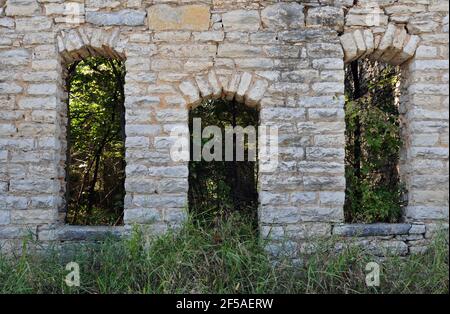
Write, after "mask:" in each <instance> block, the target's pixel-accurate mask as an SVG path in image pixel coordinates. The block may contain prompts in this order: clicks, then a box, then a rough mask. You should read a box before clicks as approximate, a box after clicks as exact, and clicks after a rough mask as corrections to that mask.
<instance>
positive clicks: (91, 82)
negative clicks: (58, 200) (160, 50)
mask: <svg viewBox="0 0 450 314" xmlns="http://www.w3.org/2000/svg"><path fill="white" fill-rule="evenodd" d="M68 72H69V74H68V79H67V85H68V90H69V106H68V107H69V129H68V134H69V162H68V213H67V221H68V222H69V223H71V224H88V225H89V224H111V225H114V224H117V223H119V222H120V220H121V214H122V211H123V197H124V194H125V191H124V178H125V172H124V170H125V159H124V156H125V147H124V139H125V133H124V132H125V131H124V114H125V109H124V92H123V84H124V77H125V68H124V65H123V63H122V62H120V61H117V60H110V59H105V58H100V57H99V58H87V59H84V60H83V61H81V62H76V63H74V64H72V65H70V66H69V71H68Z"/></svg>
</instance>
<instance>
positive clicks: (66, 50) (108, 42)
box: [56, 27, 126, 64]
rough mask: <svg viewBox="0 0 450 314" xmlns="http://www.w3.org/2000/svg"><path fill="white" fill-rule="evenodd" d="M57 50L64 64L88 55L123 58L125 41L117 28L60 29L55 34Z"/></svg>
mask: <svg viewBox="0 0 450 314" xmlns="http://www.w3.org/2000/svg"><path fill="white" fill-rule="evenodd" d="M56 39H57V45H58V52H59V54H60V56H61V58H62V61H63V62H64V63H65V64H69V63H71V62H73V61H75V60H80V59H83V58H86V57H89V56H103V57H106V58H113V59H119V60H124V59H125V54H126V53H125V47H126V42H124V41H121V40H120V30H119V29H110V30H105V29H99V28H89V27H85V28H78V29H71V30H67V31H64V30H63V31H61V32H60V34H58V36H57V38H56Z"/></svg>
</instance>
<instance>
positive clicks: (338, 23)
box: [306, 7, 344, 31]
mask: <svg viewBox="0 0 450 314" xmlns="http://www.w3.org/2000/svg"><path fill="white" fill-rule="evenodd" d="M306 25H307V26H316V27H317V26H322V27H332V28H333V29H335V30H337V31H342V30H343V29H344V11H343V10H342V9H339V8H336V7H317V8H312V9H310V10H309V11H308V15H307V18H306Z"/></svg>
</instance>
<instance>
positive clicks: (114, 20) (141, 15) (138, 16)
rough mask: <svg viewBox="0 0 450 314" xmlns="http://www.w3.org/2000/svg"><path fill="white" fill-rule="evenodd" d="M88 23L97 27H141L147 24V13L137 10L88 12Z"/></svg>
mask: <svg viewBox="0 0 450 314" xmlns="http://www.w3.org/2000/svg"><path fill="white" fill-rule="evenodd" d="M86 22H88V23H91V24H95V25H105V26H112V25H126V26H139V25H144V23H145V12H143V11H137V10H122V11H118V12H93V11H88V12H86Z"/></svg>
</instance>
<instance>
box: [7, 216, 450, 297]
mask: <svg viewBox="0 0 450 314" xmlns="http://www.w3.org/2000/svg"><path fill="white" fill-rule="evenodd" d="M316 240H317V239H316ZM337 240H338V239H329V240H320V241H317V242H314V246H315V247H316V251H315V252H314V253H312V254H309V255H301V256H300V258H299V259H298V260H297V262H296V263H292V261H291V260H290V259H280V260H278V261H277V262H276V263H274V262H273V261H272V260H271V259H270V258H269V257H268V256H267V254H266V253H265V251H264V249H263V245H264V242H263V241H261V240H259V239H258V237H257V234H256V233H255V230H254V228H253V225H252V224H251V223H249V219H248V217H246V215H242V214H241V213H239V212H234V213H232V214H230V216H229V217H228V219H226V220H219V221H217V222H216V224H215V225H214V226H213V227H211V226H210V224H209V223H208V222H204V221H202V220H199V219H198V217H196V218H192V217H191V218H190V219H189V220H188V221H187V223H186V224H185V225H184V226H183V227H182V228H181V230H178V231H177V232H175V231H170V232H168V233H167V234H165V235H164V236H162V237H159V238H154V239H152V240H146V237H145V236H144V235H143V234H142V233H141V232H140V231H139V229H135V230H134V232H133V234H132V236H131V237H130V238H127V239H122V240H117V239H113V238H111V239H108V240H106V241H104V242H102V243H99V244H95V245H94V244H92V245H88V244H84V245H83V246H80V245H77V246H74V247H70V246H65V247H64V250H60V249H56V248H50V249H47V251H46V252H45V254H40V255H37V254H27V250H26V248H25V249H24V250H25V251H24V254H22V255H21V256H20V257H14V256H3V255H0V293H201V294H202V293H313V294H316V293H448V292H449V280H448V278H449V277H448V276H449V264H448V263H449V260H448V249H449V246H448V234H444V233H443V234H441V235H439V236H437V237H436V239H435V241H434V242H433V243H432V245H431V247H430V249H429V251H428V253H426V254H424V255H413V256H409V257H388V258H385V259H382V260H380V258H378V257H376V256H372V255H371V254H369V253H368V252H367V251H364V250H363V249H362V248H361V247H359V246H345V247H344V248H343V249H342V250H341V251H340V252H335V247H336V241H337ZM298 261H303V262H301V263H299V262H298ZM373 261H378V262H379V263H380V266H381V278H380V279H381V285H380V287H379V288H373V287H367V286H366V285H365V276H366V271H365V266H366V265H367V263H368V262H373ZM68 262H77V263H78V264H79V265H80V274H81V286H80V287H78V288H77V287H68V286H66V284H65V283H64V278H65V276H66V275H67V273H68V271H66V270H65V265H66V264H67V263H68Z"/></svg>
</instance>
